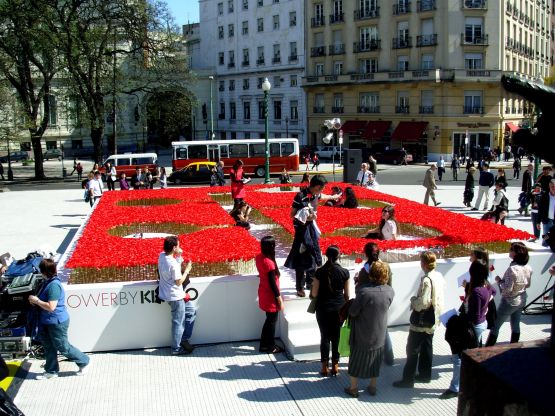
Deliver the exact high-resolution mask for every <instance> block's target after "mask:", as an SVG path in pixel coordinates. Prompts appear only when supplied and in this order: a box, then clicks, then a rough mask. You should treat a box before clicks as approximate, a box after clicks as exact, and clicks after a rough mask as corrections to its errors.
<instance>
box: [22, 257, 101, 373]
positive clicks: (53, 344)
mask: <svg viewBox="0 0 555 416" xmlns="http://www.w3.org/2000/svg"><path fill="white" fill-rule="evenodd" d="M39 270H40V272H41V273H42V275H43V276H44V277H45V278H46V281H45V282H44V284H43V286H42V288H41V290H40V291H39V293H38V296H33V295H31V296H29V298H28V299H29V303H30V304H31V305H35V306H37V307H38V308H39V322H40V327H39V337H40V340H41V344H42V346H43V348H44V358H45V359H46V362H45V364H44V373H42V374H39V375H37V376H36V378H37V379H38V380H47V379H51V378H56V377H58V372H59V371H60V367H59V365H58V352H59V353H60V354H62V355H63V356H65V357H66V358H67V359H68V360H70V361H73V362H74V363H75V364H77V367H78V370H77V373H76V374H77V375H79V376H82V375H84V374H85V373H86V372H87V371H88V370H89V369H90V358H89V357H88V356H87V355H86V354H83V353H82V352H81V351H79V350H78V349H77V348H75V347H74V346H73V345H71V344H70V343H69V340H68V337H67V331H68V328H69V314H68V312H67V308H66V305H65V302H66V301H65V300H66V296H65V291H64V287H63V285H62V283H61V282H60V279H59V278H58V272H57V270H56V263H54V261H53V260H50V259H43V260H42V261H41V262H40V265H39Z"/></svg>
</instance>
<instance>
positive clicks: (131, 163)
mask: <svg viewBox="0 0 555 416" xmlns="http://www.w3.org/2000/svg"><path fill="white" fill-rule="evenodd" d="M157 162H158V155H157V154H156V153H122V154H120V155H111V156H109V157H108V158H106V160H105V161H104V163H103V164H102V166H101V167H100V172H102V174H104V173H106V172H105V171H106V163H110V164H111V165H112V166H115V167H116V171H117V173H118V176H119V175H121V174H122V173H125V175H126V176H127V177H131V176H133V175H134V174H135V170H136V169H137V168H140V169H143V168H144V167H147V168H148V170H150V171H151V172H152V171H153V170H154V168H155V167H156V163H157Z"/></svg>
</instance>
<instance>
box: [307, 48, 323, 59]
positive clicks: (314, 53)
mask: <svg viewBox="0 0 555 416" xmlns="http://www.w3.org/2000/svg"><path fill="white" fill-rule="evenodd" d="M310 56H311V57H313V58H314V57H316V56H326V47H325V46H316V47H314V48H310Z"/></svg>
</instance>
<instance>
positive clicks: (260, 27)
mask: <svg viewBox="0 0 555 416" xmlns="http://www.w3.org/2000/svg"><path fill="white" fill-rule="evenodd" d="M256 26H257V28H258V31H259V32H264V18H262V17H261V18H259V19H257V20H256Z"/></svg>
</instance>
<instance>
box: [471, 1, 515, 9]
mask: <svg viewBox="0 0 555 416" xmlns="http://www.w3.org/2000/svg"><path fill="white" fill-rule="evenodd" d="M512 7H513V6H512V5H511V3H509V2H507V12H512ZM462 8H463V9H481V10H487V9H488V2H487V0H462ZM509 8H510V9H511V10H510V11H509Z"/></svg>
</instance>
